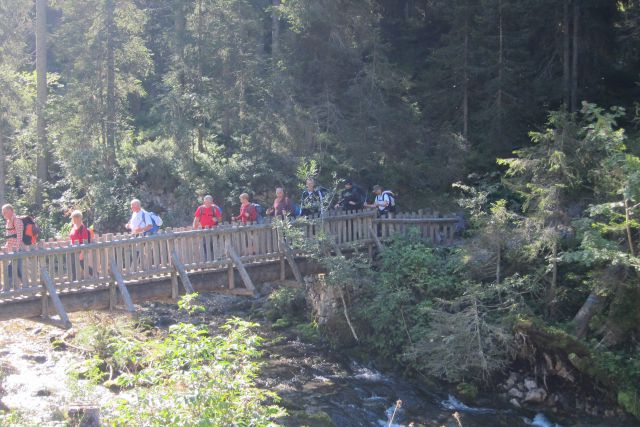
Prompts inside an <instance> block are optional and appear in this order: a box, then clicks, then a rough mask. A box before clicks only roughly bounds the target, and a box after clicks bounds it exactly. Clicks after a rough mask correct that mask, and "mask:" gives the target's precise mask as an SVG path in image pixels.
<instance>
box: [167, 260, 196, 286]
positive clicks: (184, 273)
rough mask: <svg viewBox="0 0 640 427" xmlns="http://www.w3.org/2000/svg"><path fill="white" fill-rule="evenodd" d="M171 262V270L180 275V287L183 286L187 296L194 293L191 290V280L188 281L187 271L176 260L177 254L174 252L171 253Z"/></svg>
mask: <svg viewBox="0 0 640 427" xmlns="http://www.w3.org/2000/svg"><path fill="white" fill-rule="evenodd" d="M171 261H172V262H173V268H174V269H175V270H177V271H178V274H179V275H180V280H182V286H184V290H185V291H186V292H187V293H188V294H192V293H194V292H195V291H194V290H193V285H191V280H189V275H188V274H187V270H186V269H185V268H184V265H182V263H181V262H180V260H179V259H178V254H177V253H176V251H173V252H171Z"/></svg>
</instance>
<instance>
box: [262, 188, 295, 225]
mask: <svg viewBox="0 0 640 427" xmlns="http://www.w3.org/2000/svg"><path fill="white" fill-rule="evenodd" d="M298 210H299V207H298V206H296V205H295V204H294V203H293V202H292V201H291V199H290V198H288V197H287V196H285V194H284V189H283V188H282V187H277V188H276V198H275V199H274V200H273V207H272V208H269V209H267V215H269V216H273V217H278V216H279V217H280V218H282V219H284V218H286V217H288V216H297V214H299V212H298Z"/></svg>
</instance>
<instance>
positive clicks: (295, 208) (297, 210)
mask: <svg viewBox="0 0 640 427" xmlns="http://www.w3.org/2000/svg"><path fill="white" fill-rule="evenodd" d="M291 215H292V216H300V215H302V208H301V207H300V205H299V204H297V203H292V204H291Z"/></svg>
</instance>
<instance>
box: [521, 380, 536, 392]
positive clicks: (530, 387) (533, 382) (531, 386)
mask: <svg viewBox="0 0 640 427" xmlns="http://www.w3.org/2000/svg"><path fill="white" fill-rule="evenodd" d="M524 386H525V387H526V389H527V390H529V391H531V390H533V389H534V388H538V383H537V382H536V380H532V379H529V378H527V379H526V380H524Z"/></svg>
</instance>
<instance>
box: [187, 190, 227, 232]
mask: <svg viewBox="0 0 640 427" xmlns="http://www.w3.org/2000/svg"><path fill="white" fill-rule="evenodd" d="M221 222H222V210H221V209H220V207H218V205H216V204H215V203H213V197H212V196H210V195H206V196H204V198H203V199H202V205H200V206H198V208H197V209H196V212H195V214H194V216H193V228H194V229H196V230H197V229H198V228H213V227H215V226H217V225H218V224H220V223H221Z"/></svg>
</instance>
